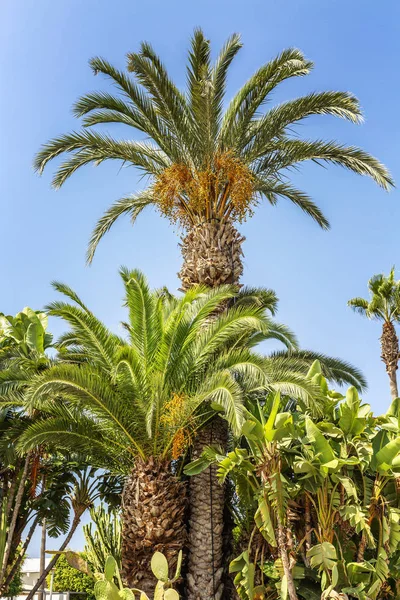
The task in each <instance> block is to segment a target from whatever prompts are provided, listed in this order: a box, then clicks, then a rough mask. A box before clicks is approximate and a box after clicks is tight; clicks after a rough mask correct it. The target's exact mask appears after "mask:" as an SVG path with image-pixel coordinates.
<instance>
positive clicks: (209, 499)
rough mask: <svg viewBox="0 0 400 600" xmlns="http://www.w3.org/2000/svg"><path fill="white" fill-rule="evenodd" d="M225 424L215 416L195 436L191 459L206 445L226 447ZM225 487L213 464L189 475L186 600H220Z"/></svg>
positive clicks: (196, 456)
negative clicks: (194, 474) (197, 473)
mask: <svg viewBox="0 0 400 600" xmlns="http://www.w3.org/2000/svg"><path fill="white" fill-rule="evenodd" d="M226 442H227V426H226V423H225V422H224V421H223V420H222V419H220V418H219V417H215V418H214V419H213V420H212V421H211V423H210V424H209V425H207V426H206V427H204V428H203V429H202V430H201V431H200V432H199V434H198V436H197V437H196V440H195V443H194V448H193V458H194V459H195V458H198V456H200V454H201V452H202V451H203V449H204V447H205V446H209V445H212V444H216V445H218V446H222V448H225V447H226ZM224 500H225V490H224V486H223V485H221V484H220V483H219V481H218V479H217V476H216V466H214V465H213V466H212V467H209V468H208V469H206V470H205V471H203V473H200V474H199V475H196V476H194V477H191V478H190V519H189V549H190V553H189V566H188V575H187V591H188V598H189V600H210V598H213V599H215V600H219V599H220V598H221V596H222V593H223V577H222V576H223V572H224V567H223V564H222V563H223V560H222V559H223V550H224V544H223V535H222V532H223V528H224V504H225V501H224Z"/></svg>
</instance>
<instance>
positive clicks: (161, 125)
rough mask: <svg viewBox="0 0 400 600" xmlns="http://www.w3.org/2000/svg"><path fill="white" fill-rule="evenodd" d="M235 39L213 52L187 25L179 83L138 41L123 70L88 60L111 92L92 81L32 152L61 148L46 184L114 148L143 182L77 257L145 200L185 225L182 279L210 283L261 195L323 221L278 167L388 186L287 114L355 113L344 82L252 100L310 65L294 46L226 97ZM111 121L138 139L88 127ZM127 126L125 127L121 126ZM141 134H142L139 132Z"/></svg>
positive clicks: (237, 262) (353, 152)
mask: <svg viewBox="0 0 400 600" xmlns="http://www.w3.org/2000/svg"><path fill="white" fill-rule="evenodd" d="M241 46H242V44H241V41H240V37H239V36H238V35H237V34H234V35H232V36H231V37H230V38H229V39H228V40H227V42H226V43H225V45H224V46H223V48H222V50H221V52H220V54H219V56H218V58H217V60H216V61H215V63H214V64H212V63H211V57H210V52H211V50H210V42H209V41H208V40H207V39H206V38H205V37H204V34H203V32H202V31H201V30H199V29H197V30H195V32H194V35H193V38H192V40H191V47H190V50H189V56H188V66H187V87H186V90H185V91H181V90H179V89H178V88H177V87H176V86H175V85H174V83H173V82H172V80H171V79H170V77H169V75H168V72H167V70H166V68H165V66H164V65H163V63H162V61H161V59H160V58H159V57H158V56H157V54H156V53H155V52H154V50H153V48H152V47H151V46H150V44H148V43H142V45H141V47H140V51H139V52H136V53H131V54H128V71H130V72H131V73H132V74H133V77H130V76H129V75H128V74H126V73H125V72H123V71H119V70H118V69H116V68H115V67H113V66H112V65H111V64H110V63H109V62H107V61H106V60H105V59H103V58H98V57H96V58H93V59H91V61H90V66H91V68H92V70H93V72H94V73H95V74H98V73H102V74H103V75H105V76H106V77H107V78H108V79H109V80H111V83H113V84H114V85H115V86H116V89H117V92H118V93H117V94H110V93H108V92H92V93H90V94H87V95H85V96H82V97H81V98H80V99H79V100H78V101H77V102H76V104H75V105H74V109H73V110H74V114H75V116H77V117H83V126H84V128H83V129H82V130H80V131H77V132H73V133H70V134H66V135H61V136H60V137H57V138H54V139H53V140H51V141H49V142H48V143H47V144H46V145H44V146H43V147H42V149H41V150H40V151H39V153H38V154H37V156H36V158H35V163H34V165H35V168H36V169H37V170H38V171H39V172H40V173H41V172H42V171H43V169H44V168H45V166H46V165H47V163H48V162H49V161H51V160H52V159H54V158H56V157H58V156H60V155H61V154H65V153H66V154H70V155H71V156H70V157H69V158H67V160H66V161H65V162H63V163H62V164H61V166H59V168H58V169H57V171H56V174H55V176H54V179H53V185H54V187H56V188H59V187H60V186H61V185H63V183H64V182H65V181H66V179H68V177H69V176H70V175H72V174H73V173H74V172H75V171H76V170H77V169H79V168H80V167H81V166H83V165H87V164H89V163H94V164H96V165H98V164H100V163H102V162H103V161H105V160H109V159H114V160H118V161H121V162H122V163H123V164H127V165H131V166H135V167H138V168H139V169H140V170H141V171H142V172H143V174H144V175H146V176H148V177H149V180H150V181H149V186H148V187H147V188H146V189H145V190H143V191H141V192H139V193H136V194H133V195H131V196H127V197H125V198H122V199H120V200H118V201H117V202H116V203H115V204H113V205H112V206H111V208H110V209H109V210H108V211H107V212H106V213H105V214H104V215H103V217H102V218H101V219H100V220H99V221H98V223H97V226H96V228H95V230H94V231H93V234H92V238H91V241H90V244H89V249H88V254H87V258H88V261H89V262H90V261H91V260H92V258H93V255H94V252H95V250H96V247H97V244H98V243H99V241H100V239H101V238H102V237H103V235H104V234H105V233H106V232H107V231H108V230H109V229H110V227H111V226H112V225H113V223H114V222H115V221H116V220H117V219H118V217H120V216H121V215H123V214H127V215H129V216H130V218H131V220H132V222H134V221H135V220H136V218H137V216H138V215H139V214H140V213H141V211H142V210H143V209H144V208H145V207H146V206H149V205H153V206H155V207H156V208H157V209H158V210H159V212H161V214H162V215H164V216H166V217H167V218H168V219H170V220H171V221H172V222H174V223H175V222H176V223H178V224H179V225H180V226H181V227H182V228H183V230H184V231H185V232H186V236H185V237H184V239H183V241H182V253H183V257H184V264H183V267H182V270H181V272H180V277H181V280H182V285H183V287H184V288H185V289H187V288H189V287H190V286H191V285H193V284H194V283H202V284H206V285H209V286H216V285H220V284H223V283H238V281H239V278H240V275H241V273H242V262H241V244H242V242H243V237H242V236H241V235H240V234H239V233H238V231H237V230H236V228H235V224H236V223H238V222H239V223H240V222H241V221H242V220H244V219H246V217H249V216H251V215H252V214H253V212H254V209H255V207H256V205H257V204H258V202H259V201H260V200H261V199H263V198H264V199H266V200H267V201H268V202H270V204H272V205H275V204H276V203H277V201H278V199H279V198H286V199H288V200H290V201H291V202H293V203H294V204H295V205H297V206H299V207H300V208H301V209H302V210H303V211H304V212H305V213H307V214H308V215H309V216H311V217H312V218H313V219H314V220H315V221H316V222H317V223H318V224H319V225H320V226H321V227H322V228H324V229H327V228H328V227H329V223H328V221H327V219H326V217H325V216H324V215H323V214H322V212H321V210H320V209H319V208H318V207H317V206H316V205H315V204H314V203H313V202H312V200H311V199H310V198H309V197H308V195H307V194H305V193H304V192H302V191H300V190H298V189H296V188H295V187H294V186H293V185H292V184H291V183H290V180H289V179H288V177H287V175H288V173H289V172H290V170H292V169H293V168H296V167H297V166H298V165H300V164H301V163H302V162H304V161H307V160H311V161H314V162H316V163H317V164H323V163H333V164H338V165H341V166H343V167H345V168H347V169H350V170H351V171H354V172H355V173H359V174H361V175H368V176H370V177H372V178H373V179H374V180H375V181H376V182H377V183H378V184H379V185H380V186H381V187H383V188H385V189H388V188H390V186H392V185H393V182H392V179H391V177H390V175H389V173H388V171H387V169H386V168H385V166H384V165H383V164H382V163H380V162H379V161H378V160H377V159H376V158H373V157H372V156H370V155H369V154H368V153H367V152H365V151H363V150H361V149H359V148H356V147H354V146H345V145H343V144H339V143H337V142H335V141H322V140H320V139H318V140H309V139H300V138H299V137H297V136H296V137H295V136H294V135H293V132H294V127H295V125H296V124H298V123H301V122H302V121H303V120H304V119H306V118H307V117H309V116H311V115H321V114H325V115H333V116H336V117H340V118H344V119H347V120H349V121H351V122H353V123H359V122H361V121H362V114H361V109H360V106H359V102H358V100H357V98H355V97H354V96H353V95H352V94H350V93H348V92H318V93H310V94H308V95H306V96H303V97H299V98H296V99H295V100H291V101H288V102H284V103H282V104H279V105H277V106H274V107H271V108H270V109H269V110H268V111H266V112H265V113H262V112H261V110H262V108H263V107H264V106H265V105H266V103H267V101H269V100H270V94H271V93H272V92H273V91H274V90H275V89H276V88H277V86H278V85H279V84H280V83H282V82H283V81H285V80H287V79H290V78H293V77H303V76H305V75H307V74H308V73H309V72H310V71H311V69H312V67H313V64H312V62H311V61H309V60H307V59H306V58H305V57H304V56H303V54H302V53H301V52H300V51H299V50H297V49H293V48H289V49H287V50H284V51H283V52H282V53H281V54H279V55H278V56H276V57H275V58H274V59H273V60H271V61H270V62H268V63H266V64H264V65H263V66H261V67H260V68H259V69H258V70H257V71H256V72H255V73H254V75H252V77H250V79H249V80H248V81H247V82H246V83H245V84H244V86H243V87H242V88H240V89H239V91H238V92H237V93H236V94H235V95H234V97H233V98H232V99H231V101H230V102H229V104H228V105H227V108H226V110H224V107H225V92H226V81H227V75H228V71H229V67H230V65H231V63H232V61H233V59H234V57H235V56H236V54H237V53H238V51H239V50H240V48H241ZM104 123H120V124H123V125H126V126H128V127H130V128H131V129H130V131H132V129H133V130H134V132H135V133H138V134H139V141H133V140H131V139H127V140H123V139H116V138H114V137H112V136H110V135H108V134H104V133H100V132H98V131H96V130H95V129H93V126H96V125H99V124H104ZM128 131H129V130H128ZM143 134H144V136H145V137H146V138H148V139H149V140H150V141H142V138H143Z"/></svg>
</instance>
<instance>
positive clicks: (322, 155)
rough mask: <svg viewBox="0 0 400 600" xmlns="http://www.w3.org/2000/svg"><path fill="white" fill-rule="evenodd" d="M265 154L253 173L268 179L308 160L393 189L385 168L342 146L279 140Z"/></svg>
mask: <svg viewBox="0 0 400 600" xmlns="http://www.w3.org/2000/svg"><path fill="white" fill-rule="evenodd" d="M271 150H272V151H273V153H272V154H271ZM265 152H266V154H267V155H266V157H265V158H264V159H262V160H260V162H259V164H258V166H257V169H256V170H257V173H258V174H263V175H264V174H265V175H267V176H268V175H271V174H273V173H276V171H281V170H284V169H289V168H291V167H294V166H295V165H296V164H298V163H300V162H304V161H306V160H312V161H314V162H316V163H319V162H328V163H333V164H336V165H339V166H341V167H345V168H346V169H349V170H350V171H353V172H354V173H357V174H358V175H368V176H369V177H371V178H372V179H373V180H374V181H376V183H377V184H378V185H379V186H381V187H382V188H384V189H385V190H388V189H390V187H392V186H393V185H394V182H393V180H392V178H391V176H390V173H389V171H388V170H387V168H386V167H385V165H383V164H382V163H381V162H380V161H379V160H378V159H376V158H374V157H373V156H371V155H370V154H368V152H365V151H364V150H361V149H360V148H356V147H355V146H344V145H342V144H338V143H337V142H334V141H329V142H324V141H321V140H311V141H310V140H289V139H283V140H278V141H277V142H276V144H275V145H273V147H272V148H271V147H268V146H267V147H266V148H265Z"/></svg>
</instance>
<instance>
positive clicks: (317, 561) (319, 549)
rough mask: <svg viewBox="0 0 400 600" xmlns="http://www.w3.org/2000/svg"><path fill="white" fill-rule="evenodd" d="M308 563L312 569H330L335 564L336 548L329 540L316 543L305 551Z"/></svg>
mask: <svg viewBox="0 0 400 600" xmlns="http://www.w3.org/2000/svg"><path fill="white" fill-rule="evenodd" d="M307 557H308V558H309V559H310V564H311V566H312V567H313V568H314V569H325V570H328V571H331V570H332V569H333V567H334V565H335V564H336V561H337V554H336V548H335V546H333V544H330V543H329V542H322V544H316V545H315V546H313V547H312V548H310V550H308V552H307Z"/></svg>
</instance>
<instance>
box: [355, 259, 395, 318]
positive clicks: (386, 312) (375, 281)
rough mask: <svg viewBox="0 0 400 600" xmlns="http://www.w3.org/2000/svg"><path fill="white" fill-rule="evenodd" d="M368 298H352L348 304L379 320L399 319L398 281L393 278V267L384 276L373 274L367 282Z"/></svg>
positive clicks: (362, 313) (360, 312)
mask: <svg viewBox="0 0 400 600" xmlns="http://www.w3.org/2000/svg"><path fill="white" fill-rule="evenodd" d="M368 288H369V292H370V299H369V300H366V299H365V298H358V297H357V298H352V299H351V300H349V302H348V305H349V306H350V307H351V308H353V310H354V311H355V312H358V313H359V314H361V315H363V316H366V317H368V319H379V320H381V321H386V322H388V323H389V322H393V321H400V281H396V280H395V270H394V267H393V268H392V269H391V271H390V273H389V275H388V276H387V277H386V276H385V275H384V274H383V273H380V274H379V275H374V276H373V277H371V279H370V280H369V282H368Z"/></svg>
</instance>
